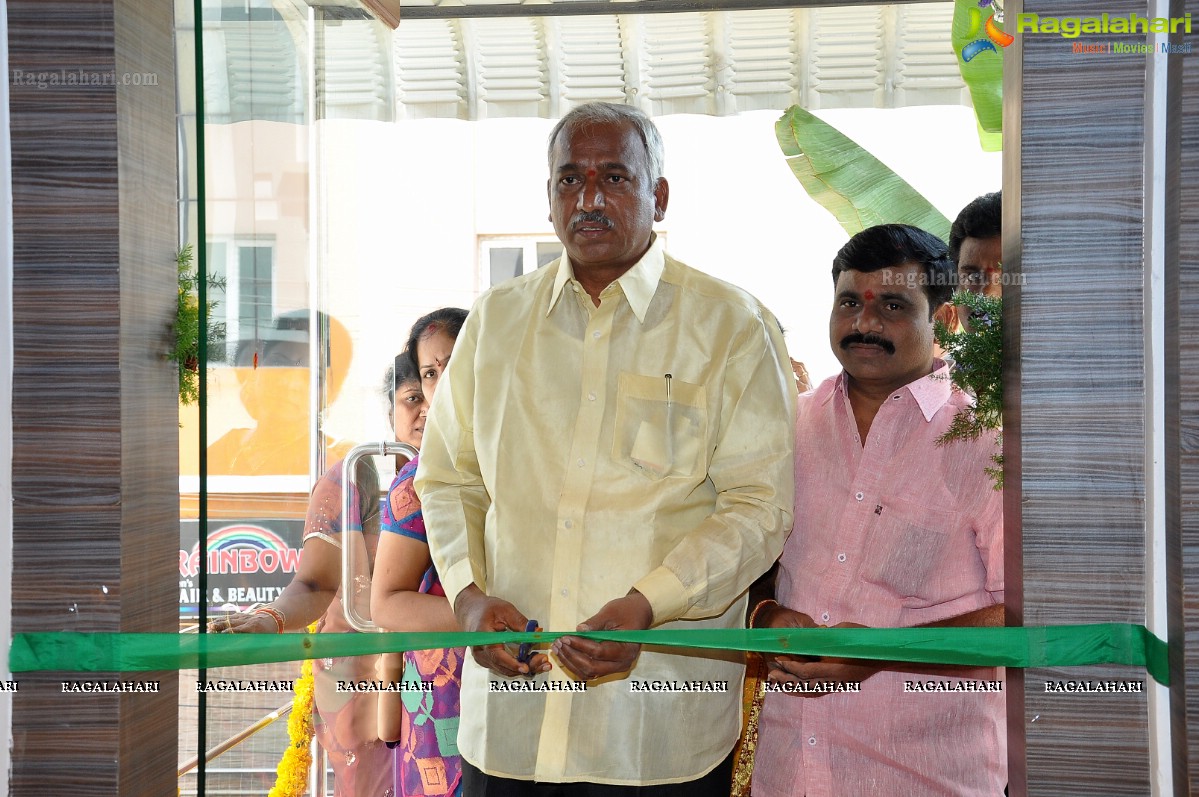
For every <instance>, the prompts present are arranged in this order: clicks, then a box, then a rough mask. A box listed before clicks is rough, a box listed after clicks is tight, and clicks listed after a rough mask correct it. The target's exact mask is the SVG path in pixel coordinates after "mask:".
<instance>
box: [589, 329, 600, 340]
mask: <svg viewBox="0 0 1199 797" xmlns="http://www.w3.org/2000/svg"><path fill="white" fill-rule="evenodd" d="M599 336H600V331H599V330H598V329H597V330H596V331H595V332H592V333H591V337H593V338H598V337H599Z"/></svg>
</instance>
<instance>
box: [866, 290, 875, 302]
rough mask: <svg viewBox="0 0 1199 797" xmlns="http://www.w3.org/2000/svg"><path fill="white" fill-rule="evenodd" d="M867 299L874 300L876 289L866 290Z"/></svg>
mask: <svg viewBox="0 0 1199 797" xmlns="http://www.w3.org/2000/svg"><path fill="white" fill-rule="evenodd" d="M866 301H868V302H872V301H874V291H866Z"/></svg>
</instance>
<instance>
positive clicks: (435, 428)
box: [416, 242, 794, 785]
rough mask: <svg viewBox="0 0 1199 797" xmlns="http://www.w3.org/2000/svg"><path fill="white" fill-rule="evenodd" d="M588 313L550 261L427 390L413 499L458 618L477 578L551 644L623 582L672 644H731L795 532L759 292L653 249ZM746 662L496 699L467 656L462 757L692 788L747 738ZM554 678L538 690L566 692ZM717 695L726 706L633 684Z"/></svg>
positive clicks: (510, 285) (705, 663) (482, 306)
mask: <svg viewBox="0 0 1199 797" xmlns="http://www.w3.org/2000/svg"><path fill="white" fill-rule="evenodd" d="M600 296H601V303H600V305H599V306H598V307H597V306H595V304H594V303H593V302H592V300H591V298H590V297H589V296H588V295H587V293H586V291H584V290H583V288H582V286H580V285H579V283H578V281H577V280H576V279H575V278H574V276H573V273H572V270H571V267H570V264H569V262H568V261H566V260H565V259H563V260H562V261H560V262H557V263H552V264H550V265H548V266H546V267H545V268H543V269H540V270H538V271H537V272H535V273H533V274H530V275H527V276H525V277H522V278H518V279H515V280H511V281H509V282H506V283H504V284H503V285H501V286H499V287H497V288H495V289H493V290H492V291H490V292H489V293H487V294H485V295H484V296H483V297H481V298H480V299H479V301H478V303H477V304H476V305H475V307H474V309H473V310H472V312H471V314H470V317H469V318H468V319H467V321H466V325H465V326H464V327H463V330H462V333H461V334H460V335H459V337H458V342H457V345H456V347H455V349H454V355H453V357H452V358H451V360H450V365H449V367H448V369H447V371H446V374H445V375H444V376H443V378H442V381H441V383H440V384H439V386H438V388H437V395H436V399H435V401H434V402H433V407H432V409H431V411H430V416H429V422H428V425H427V427H426V429H425V437H424V442H423V445H422V450H421V461H420V468H419V470H418V471H417V477H416V487H417V491H418V492H419V494H420V497H421V503H422V504H423V507H424V512H425V522H426V525H427V528H428V536H429V545H430V549H431V551H432V554H433V560H434V563H435V565H436V567H437V571H438V572H439V573H441V574H442V583H443V585H444V586H445V590H446V595H447V596H448V597H449V599H450V601H451V602H453V601H454V600H455V598H456V597H457V595H458V593H459V592H460V591H461V590H462V589H463V588H465V587H466V586H467V585H468V584H470V583H472V582H473V583H475V584H477V585H479V587H480V588H481V589H483V590H484V591H485V592H487V593H488V594H489V595H494V596H497V597H501V598H503V599H505V600H508V601H510V602H511V603H513V604H514V605H515V606H516V607H517V608H518V609H519V610H520V611H522V612H523V613H524V614H525V615H526V616H527V617H530V618H534V619H537V620H539V621H540V623H541V625H542V627H544V628H546V629H548V630H553V631H565V630H573V629H574V628H575V627H576V626H577V625H578V624H579V623H580V622H582V621H583V620H585V619H587V618H589V617H591V616H592V615H594V614H595V613H596V612H597V611H599V609H600V608H601V607H603V606H604V604H606V603H608V602H609V601H611V600H613V599H615V598H620V597H623V596H624V595H626V594H627V593H628V592H629V590H630V588H632V587H636V588H637V589H638V590H639V591H640V592H641V593H642V594H643V595H644V596H645V597H646V598H647V599H648V601H649V603H650V605H651V607H652V608H653V613H654V623H655V624H656V625H662V626H663V627H666V628H737V627H741V626H742V625H743V618H744V610H745V603H746V597H745V590H746V589H747V587H748V586H749V584H750V583H751V582H752V581H753V580H754V578H755V577H757V576H758V575H759V574H760V573H762V572H763V571H765V570H766V569H767V568H768V567H769V566H770V564H771V562H772V561H773V560H774V558H775V557H776V556H777V555H778V553H779V552H780V551H781V549H782V543H783V539H784V538H785V536H786V533H787V531H788V530H789V529H790V526H791V508H792V501H793V491H794V480H793V474H792V467H793V461H792V455H793V449H792V445H793V437H792V423H793V418H794V414H793V412H794V396H793V393H794V379H793V378H792V377H791V371H790V366H789V363H788V359H787V352H786V349H785V346H784V344H783V341H782V338H781V334H780V330H779V326H778V323H777V322H776V321H775V319H774V317H773V316H772V315H770V313H769V312H768V311H766V310H765V309H763V308H762V307H761V305H760V304H759V303H758V302H757V301H756V300H755V299H753V297H751V296H749V295H747V294H746V293H744V292H742V291H740V290H738V289H737V288H734V287H732V286H730V285H728V284H726V283H723V282H720V281H719V280H716V279H714V278H712V277H709V276H707V275H705V274H702V273H700V272H697V271H695V270H693V269H690V268H688V267H686V266H684V265H683V264H681V263H679V262H677V261H675V260H673V259H671V258H670V257H667V256H665V255H664V254H663V252H662V249H661V244H660V243H657V242H656V243H655V244H654V245H653V246H652V247H651V248H650V250H649V251H648V252H647V254H646V255H645V256H644V257H643V258H642V259H641V260H640V261H639V262H638V263H637V264H636V265H635V266H633V268H631V269H630V270H629V271H627V272H626V273H625V274H624V275H623V276H621V277H620V278H619V279H618V280H616V281H615V282H613V283H612V284H610V285H609V286H608V287H607V288H605V289H604V291H603V292H602V293H601V295H600ZM743 671H744V666H743V663H742V659H741V657H740V656H738V655H731V654H719V653H714V652H700V651H688V652H687V653H686V654H685V655H680V654H678V653H671V652H666V651H662V650H655V649H652V648H649V647H646V648H643V649H642V651H641V654H640V656H639V658H638V659H637V662H636V664H635V666H634V667H633V670H632V672H631V673H630V674H629V675H628V676H627V677H619V676H611V677H608V678H605V679H602V680H601V681H600V682H592V683H590V684H588V685H587V689H586V691H585V692H520V693H515V694H513V693H502V692H493V691H490V690H491V689H492V688H493V687H491V686H490V682H492V681H496V682H503V681H505V679H504V678H502V677H501V676H498V675H495V674H493V673H491V672H488V671H486V670H484V669H482V668H480V667H479V666H477V665H476V664H475V662H474V660H473V659H472V658H471V657H469V656H468V657H467V661H466V667H465V669H464V672H463V679H462V722H461V725H460V730H459V739H458V742H459V749H460V751H461V753H462V755H463V756H464V757H465V758H466V759H467V760H468V761H470V762H471V763H472V764H474V765H475V766H477V767H479V768H481V769H482V770H484V771H485V772H488V773H489V774H493V775H500V776H504V777H510V778H520V779H536V780H540V781H551V782H553V781H557V782H563V781H572V780H585V781H591V782H599V783H613V784H641V785H649V784H655V783H668V782H681V781H688V780H692V779H695V778H698V777H700V776H702V775H703V774H705V773H706V772H707V771H709V770H710V769H711V768H712V767H714V766H715V765H716V764H718V763H719V762H720V761H722V760H723V759H724V758H725V756H726V755H727V754H728V753H729V751H730V750H731V749H732V746H733V743H734V742H735V740H736V738H737V735H738V732H739V726H740V709H739V706H740V684H741V679H742V676H743ZM568 679H569V676H568V675H567V674H566V673H565V671H564V670H563V669H562V667H561V666H559V665H558V664H557V662H554V669H552V670H551V671H550V672H549V673H546V674H542V675H538V676H537V677H536V678H535V679H534V681H535V682H536V683H540V682H544V681H547V680H550V681H563V680H568ZM634 681H636V682H638V683H643V682H647V681H655V682H674V681H687V682H691V681H704V682H721V683H724V684H725V686H726V687H727V692H718V693H702V694H694V693H670V692H657V691H655V692H652V693H651V692H648V691H646V692H642V691H639V690H636V685H635V684H634V683H633V682H634Z"/></svg>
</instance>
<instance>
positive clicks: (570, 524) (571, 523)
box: [562, 520, 574, 529]
mask: <svg viewBox="0 0 1199 797" xmlns="http://www.w3.org/2000/svg"><path fill="white" fill-rule="evenodd" d="M562 525H563V526H564V527H565V528H568V529H569V528H570V527H572V526H573V525H574V523H573V522H572V521H569V520H568V521H566V522H565V523H563V524H562Z"/></svg>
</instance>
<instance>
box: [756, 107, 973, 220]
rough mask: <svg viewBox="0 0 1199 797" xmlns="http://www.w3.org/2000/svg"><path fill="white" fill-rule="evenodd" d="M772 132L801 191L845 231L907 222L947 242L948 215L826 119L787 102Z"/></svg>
mask: <svg viewBox="0 0 1199 797" xmlns="http://www.w3.org/2000/svg"><path fill="white" fill-rule="evenodd" d="M774 132H775V136H776V137H777V138H778V142H779V147H781V148H782V150H783V155H785V156H786V158H787V163H788V165H790V167H791V171H792V172H793V173H794V174H795V176H796V178H798V180H799V182H800V184H801V185H803V187H804V190H806V191H807V192H808V194H809V195H810V196H811V197H812V198H813V199H815V200H816V201H817V202H819V203H820V204H821V205H823V206H824V208H825V209H826V210H828V211H829V212H830V213H832V214H833V216H834V217H836V219H837V221H838V222H839V223H840V224H841V227H842V228H843V229H844V230H845V231H846V232H847V233H849V234H850V235H854V234H856V233H859V232H861V231H862V230H864V229H866V228H867V227H873V226H874V225H876V224H911V225H912V226H914V227H919V228H920V229H922V230H927V231H928V232H931V233H932V234H933V235H936V236H937V237H939V238H940V239H941V240H943V241H947V240H949V219H947V218H945V216H944V215H943V214H942V213H941V211H939V210H937V209H936V208H935V207H934V206H933V205H932V203H931V202H929V201H928V200H927V199H925V198H924V197H923V196H922V195H921V194H920V192H919V191H917V190H916V189H915V188H912V186H911V185H909V184H908V183H907V181H906V180H904V179H903V178H902V177H900V176H899V175H897V174H896V173H895V172H893V171H891V169H890V168H889V167H888V166H887V165H886V164H884V163H883V162H882V161H880V160H879V159H878V158H876V157H874V156H873V155H871V154H870V153H869V152H867V151H866V150H865V149H863V148H862V147H861V146H860V145H859V144H858V143H857V142H855V141H854V140H853V139H851V138H849V137H848V136H846V135H845V134H844V133H842V132H841V131H840V130H838V129H837V128H835V127H833V126H832V125H830V124H829V123H827V122H825V121H823V120H821V119H818V118H817V117H815V116H813V115H812V114H811V113H809V112H808V111H805V110H804V109H803V108H800V107H799V106H798V105H793V106H791V107H790V108H788V109H787V111H786V112H785V113H784V114H783V116H782V118H781V119H779V120H778V121H777V122H776V123H775V125H774Z"/></svg>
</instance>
